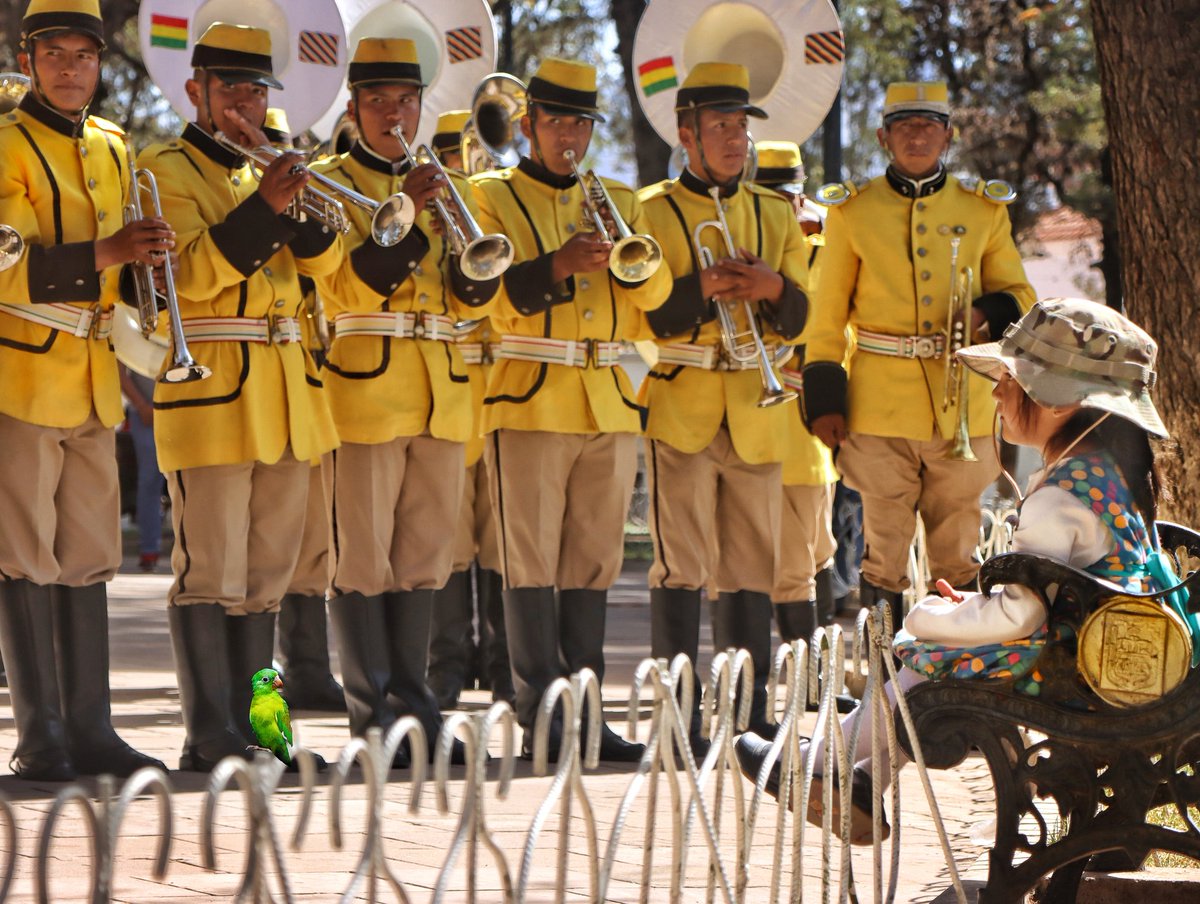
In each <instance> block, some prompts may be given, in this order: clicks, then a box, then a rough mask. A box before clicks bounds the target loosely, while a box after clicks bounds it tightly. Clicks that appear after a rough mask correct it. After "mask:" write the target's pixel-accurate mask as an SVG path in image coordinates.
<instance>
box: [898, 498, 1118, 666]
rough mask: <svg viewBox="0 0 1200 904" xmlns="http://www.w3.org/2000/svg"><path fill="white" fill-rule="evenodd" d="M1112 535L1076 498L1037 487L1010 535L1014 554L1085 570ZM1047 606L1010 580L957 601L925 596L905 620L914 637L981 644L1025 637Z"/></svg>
mask: <svg viewBox="0 0 1200 904" xmlns="http://www.w3.org/2000/svg"><path fill="white" fill-rule="evenodd" d="M1112 544H1113V536H1112V533H1111V532H1110V531H1109V530H1108V528H1107V527H1105V526H1104V523H1103V522H1102V521H1101V520H1100V519H1099V518H1097V517H1096V516H1095V514H1094V513H1093V512H1092V510H1091V509H1090V508H1088V507H1087V506H1086V505H1084V504H1083V503H1082V502H1081V501H1080V500H1079V499H1078V498H1077V497H1075V496H1073V495H1072V494H1071V493H1069V492H1067V491H1066V490H1064V489H1062V488H1061V487H1056V486H1042V487H1039V488H1038V489H1037V490H1035V491H1034V492H1032V493H1030V494H1029V496H1028V497H1026V499H1025V501H1024V503H1022V505H1021V518H1020V521H1019V522H1018V523H1017V529H1016V532H1015V533H1014V534H1013V552H1023V553H1030V554H1034V555H1041V556H1046V557H1047V558H1051V559H1058V560H1059V561H1060V562H1066V563H1068V564H1069V565H1073V566H1075V567H1076V568H1086V567H1087V566H1088V565H1091V564H1092V563H1093V562H1096V561H1097V560H1099V559H1101V558H1103V557H1104V556H1105V555H1107V554H1108V553H1109V552H1110V551H1111V549H1112ZM1045 618H1046V610H1045V607H1044V606H1043V605H1042V602H1041V600H1040V599H1039V598H1038V596H1037V595H1036V594H1035V593H1033V592H1032V591H1031V590H1029V589H1027V588H1025V587H1021V586H1019V585H1016V584H1013V585H1011V586H1007V587H994V588H992V592H991V593H989V594H983V593H972V594H968V595H967V596H966V598H965V599H964V600H963V601H962V602H961V603H954V602H951V601H950V600H947V599H944V598H943V597H941V596H928V597H926V598H925V599H923V600H921V601H920V602H919V603H917V604H916V605H915V606H914V607H913V608H912V611H910V612H909V613H908V616H907V617H906V618H905V619H904V627H905V629H906V630H907V631H908V632H909V633H910V634H912V635H913V636H914V637H916V638H917V639H919V640H926V641H931V642H933V643H940V644H946V645H951V644H952V645H954V646H963V647H971V646H982V645H984V644H990V643H1002V642H1004V641H1006V640H1017V639H1018V638H1021V637H1028V636H1029V635H1030V634H1032V633H1033V632H1034V631H1036V630H1037V629H1038V627H1039V626H1041V624H1042V622H1043V621H1045Z"/></svg>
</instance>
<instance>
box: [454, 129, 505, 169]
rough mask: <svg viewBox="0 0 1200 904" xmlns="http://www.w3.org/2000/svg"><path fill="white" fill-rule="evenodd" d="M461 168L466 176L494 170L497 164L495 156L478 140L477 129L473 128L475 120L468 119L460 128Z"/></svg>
mask: <svg viewBox="0 0 1200 904" xmlns="http://www.w3.org/2000/svg"><path fill="white" fill-rule="evenodd" d="M461 140H462V168H463V172H464V173H466V174H467V175H468V176H474V175H476V174H477V173H486V172H487V171H488V170H494V169H496V168H497V166H498V164H497V162H496V158H494V157H493V156H492V155H491V152H490V151H488V149H487V148H485V147H484V146H483V144H482V142H480V140H479V131H478V130H477V129H476V128H475V120H474V119H468V120H467V124H466V125H465V126H463V130H462V139H461Z"/></svg>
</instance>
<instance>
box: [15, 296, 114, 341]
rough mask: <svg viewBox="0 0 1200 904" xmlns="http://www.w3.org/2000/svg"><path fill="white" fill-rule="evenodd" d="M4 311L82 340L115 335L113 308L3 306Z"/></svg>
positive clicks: (54, 305)
mask: <svg viewBox="0 0 1200 904" xmlns="http://www.w3.org/2000/svg"><path fill="white" fill-rule="evenodd" d="M0 311H3V312H4V313H5V314H11V315H12V316H13V317H18V318H20V319H21V320H28V321H29V322H30V323H37V324H40V325H41V326H48V327H50V329H52V330H59V331H60V332H63V333H69V334H71V335H72V336H75V337H77V338H79V339H86V338H88V337H91V338H92V339H107V338H108V337H109V334H110V333H112V319H113V312H112V308H105V309H104V310H100V308H77V307H73V306H72V305H69V304H61V303H59V302H51V303H49V304H36V305H33V304H0Z"/></svg>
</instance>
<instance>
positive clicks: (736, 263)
mask: <svg viewBox="0 0 1200 904" xmlns="http://www.w3.org/2000/svg"><path fill="white" fill-rule="evenodd" d="M738 255H739V257H736V258H731V257H727V258H723V259H722V260H719V261H717V262H716V263H715V264H714V265H713V267H712V269H714V270H717V271H718V272H719V273H720V275H721V277H722V279H721V281H720V285H721V288H720V290H719V291H718V293H716V294H717V295H721V294H728V295H729V296H730V297H732V298H746V299H749V300H751V301H770V302H775V301H779V299H780V297H782V295H783V277H782V276H780V275H779V273H777V272H776V271H774V270H772V269H771V268H770V266H768V265H767V262H766V261H764V260H763V259H762V258H761V257H756V256H755V255H753V254H751V253H750V252H749V251H747V250H746V249H745V248H739V249H738Z"/></svg>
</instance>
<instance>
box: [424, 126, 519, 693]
mask: <svg viewBox="0 0 1200 904" xmlns="http://www.w3.org/2000/svg"><path fill="white" fill-rule="evenodd" d="M470 117H471V111H470V110H449V111H447V112H445V113H441V114H439V115H438V120H437V126H436V128H435V129H434V133H433V138H432V140H431V142H430V143H431V145H432V146H433V148H434V151H435V152H436V153H437V155H438V159H439V160H440V161H441V162H442V165H443V166H444V167H446V168H447V169H450V170H457V171H460V172H461V171H462V168H463V157H462V131H463V127H464V126H465V125H466V124H467V122H468V120H469V119H470ZM456 344H457V345H458V351H459V354H461V355H462V358H463V363H464V364H465V365H466V367H467V373H468V375H469V376H470V378H471V403H472V406H473V407H472V410H473V411H474V413H475V427H474V429H473V430H472V436H471V439H469V440H468V441H467V444H466V449H465V452H466V464H467V473H466V479H465V481H464V482H463V494H462V503H461V506H460V507H459V513H458V527H457V529H456V532H455V536H454V562H453V565H452V567H451V573H450V579H449V580H448V581H447V582H446V586H445V587H443V588H442V589H441V590H439V591H438V592H437V593H436V594H435V595H434V598H433V630H432V631H431V632H430V635H429V687H430V689H431V690H432V691H433V693H434V695H435V696H436V697H437V698H438V705H439V706H441V708H442V709H454V707H455V706H456V705H457V704H458V696H459V694H460V693H461V692H462V690H463V688H464V687H468V688H469V687H472V686H473V685H474V683H475V682H476V680H477V681H478V684H479V687H480V689H481V690H491V692H492V699H493V700H495V701H500V700H503V701H505V702H507V703H510V704H511V703H512V702H513V686H512V671H511V669H510V667H509V663H508V634H507V632H505V630H504V600H503V598H502V597H501V592H502V589H503V578H502V577H501V576H500V549H499V544H498V540H497V537H496V518H495V516H494V513H493V512H492V501H491V496H490V495H489V494H488V474H487V465H486V464H485V463H484V461H483V445H484V443H483V436H482V435H481V434H480V432H479V423H480V420H481V419H482V415H483V397H484V394H485V393H486V391H487V375H488V372H489V371H490V370H491V365H492V326H491V321H490V320H489V319H488V318H486V317H484V318H482V319H473V320H468V321H465V323H464V324H463V327H462V329H461V330H459V335H458V338H457V340H456ZM475 625H478V630H479V637H478V640H476V638H475V627H474V626H475Z"/></svg>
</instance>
